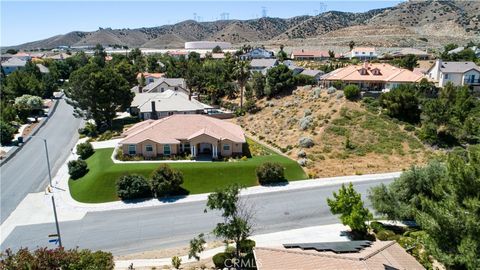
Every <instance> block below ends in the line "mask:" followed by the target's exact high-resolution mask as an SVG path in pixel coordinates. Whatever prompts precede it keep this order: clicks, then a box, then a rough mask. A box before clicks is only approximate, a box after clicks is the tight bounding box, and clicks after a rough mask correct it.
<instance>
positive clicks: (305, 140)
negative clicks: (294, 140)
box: [298, 137, 315, 148]
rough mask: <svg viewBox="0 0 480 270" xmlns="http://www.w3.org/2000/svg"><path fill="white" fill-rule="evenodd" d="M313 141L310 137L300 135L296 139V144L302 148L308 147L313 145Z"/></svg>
mask: <svg viewBox="0 0 480 270" xmlns="http://www.w3.org/2000/svg"><path fill="white" fill-rule="evenodd" d="M314 144H315V143H314V142H313V139H312V138H309V137H301V138H300V139H299V140H298V145H299V146H300V147H303V148H310V147H312V146H313V145H314Z"/></svg>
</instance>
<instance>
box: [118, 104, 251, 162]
mask: <svg viewBox="0 0 480 270" xmlns="http://www.w3.org/2000/svg"><path fill="white" fill-rule="evenodd" d="M123 135H124V136H126V137H125V138H124V139H123V140H121V141H120V143H119V146H120V147H121V148H122V150H123V153H124V154H128V155H142V156H144V157H146V158H155V157H157V156H172V155H185V154H190V155H191V156H192V157H197V156H198V155H208V156H211V157H212V158H214V159H216V158H220V157H229V156H241V155H242V154H243V144H244V143H246V140H245V135H244V133H243V130H242V128H241V127H240V126H238V125H236V124H233V123H231V122H227V121H223V120H219V119H216V118H213V117H210V116H205V115H189V114H186V115H182V114H176V115H172V116H169V117H166V118H162V119H159V120H147V121H143V122H140V123H138V124H135V125H134V126H132V127H131V128H130V129H128V130H127V131H125V132H124V134H123Z"/></svg>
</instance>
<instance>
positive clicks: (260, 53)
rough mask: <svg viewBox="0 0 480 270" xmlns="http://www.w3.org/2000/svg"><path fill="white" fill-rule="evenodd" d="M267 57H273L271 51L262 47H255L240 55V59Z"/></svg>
mask: <svg viewBox="0 0 480 270" xmlns="http://www.w3.org/2000/svg"><path fill="white" fill-rule="evenodd" d="M269 58H274V54H273V52H272V51H268V50H265V49H263V48H255V49H253V50H251V51H249V52H247V53H245V54H242V55H240V59H241V60H251V59H269Z"/></svg>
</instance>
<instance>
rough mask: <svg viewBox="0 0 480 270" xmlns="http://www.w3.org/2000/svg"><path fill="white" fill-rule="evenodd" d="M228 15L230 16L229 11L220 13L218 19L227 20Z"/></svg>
mask: <svg viewBox="0 0 480 270" xmlns="http://www.w3.org/2000/svg"><path fill="white" fill-rule="evenodd" d="M229 17H230V13H228V12H223V13H220V20H228V19H229Z"/></svg>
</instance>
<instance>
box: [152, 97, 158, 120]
mask: <svg viewBox="0 0 480 270" xmlns="http://www.w3.org/2000/svg"><path fill="white" fill-rule="evenodd" d="M152 119H158V115H157V110H156V109H155V101H154V100H152Z"/></svg>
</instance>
